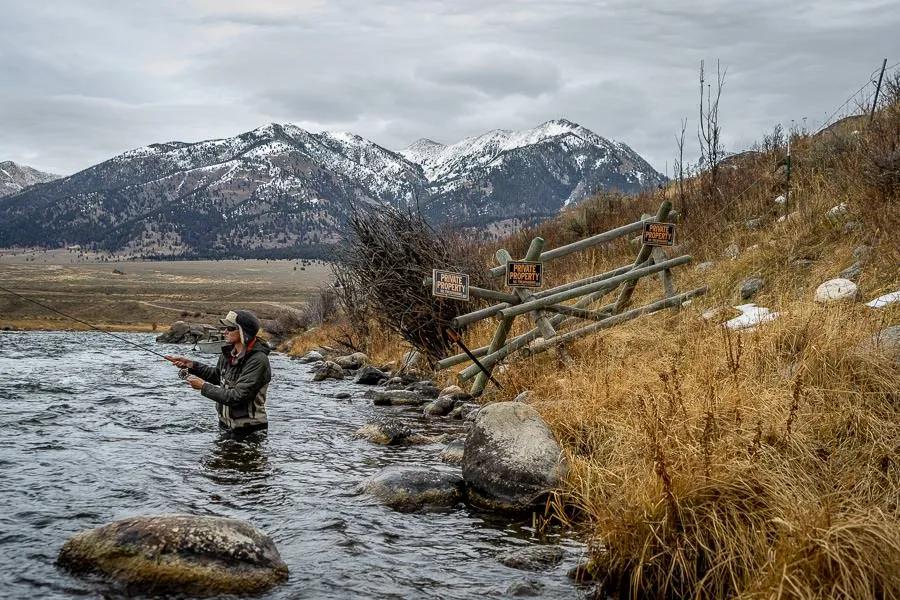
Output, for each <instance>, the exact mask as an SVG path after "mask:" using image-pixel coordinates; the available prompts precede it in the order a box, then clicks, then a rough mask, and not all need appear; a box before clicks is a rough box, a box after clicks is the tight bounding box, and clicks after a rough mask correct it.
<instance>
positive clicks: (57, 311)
mask: <svg viewBox="0 0 900 600" xmlns="http://www.w3.org/2000/svg"><path fill="white" fill-rule="evenodd" d="M0 290H2V291H4V292H6V293H7V294H12V295H13V296H15V297H16V298H21V299H22V300H27V301H28V302H31V303H33V304H37V305H38V306H40V307H41V308H46V309H47V310H49V311H53V312H55V313H57V314H59V315H62V316H64V317H65V318H67V319H71V320H73V321H75V322H77V323H81V324H82V325H87V326H88V327H90V328H91V329H94V330H95V331H99V332H100V333H105V334H106V335H109V336H112V337H114V338H116V339H117V340H119V341H122V342H125V343H126V344H130V345H132V346H134V347H135V348H140V349H141V350H144V351H145V352H149V353H150V354H155V355H156V356H158V357H160V358H164V359H165V360H169V359H168V358H166V357H165V355H163V354H160V353H159V352H155V351H153V350H151V349H150V348H146V347H144V346H141V345H140V344H136V343H134V342H132V341H131V340H127V339H125V338H123V337H122V336H119V335H116V334H114V333H111V332H109V331H105V330H103V329H100V328H99V327H95V326H93V325H91V324H90V323H88V322H87V321H82V320H81V319H76V318H75V317H73V316H72V315H67V314H66V313H64V312H63V311H61V310H56V309H55V308H53V307H51V306H47V305H46V304H42V303H41V302H38V301H37V300H32V299H31V298H29V297H28V296H23V295H22V294H18V293H16V292H14V291H12V290H10V289H7V288H5V287H3V286H0Z"/></svg>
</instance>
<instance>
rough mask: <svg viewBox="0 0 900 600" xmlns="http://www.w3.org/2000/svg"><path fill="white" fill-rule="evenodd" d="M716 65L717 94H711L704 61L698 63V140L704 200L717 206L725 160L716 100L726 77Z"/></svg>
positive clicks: (719, 198) (724, 71)
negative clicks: (702, 172) (720, 174)
mask: <svg viewBox="0 0 900 600" xmlns="http://www.w3.org/2000/svg"><path fill="white" fill-rule="evenodd" d="M726 71H727V69H725V70H723V69H722V68H721V65H720V64H719V61H718V60H717V61H716V93H715V94H713V93H712V85H711V84H709V83H707V82H706V79H705V77H706V73H705V72H704V61H702V60H701V61H700V125H699V127H698V129H697V139H698V141H699V142H700V165H701V168H703V169H705V173H704V174H703V176H702V178H701V181H702V182H703V183H704V184H705V185H704V186H703V189H704V195H705V196H706V198H707V200H710V201H712V202H715V203H718V202H719V201H720V200H721V197H720V193H719V187H718V183H719V164H720V163H721V162H722V158H723V156H724V149H723V148H722V141H721V139H722V128H721V127H720V126H719V100H720V99H721V97H722V87H723V86H724V85H725V73H726Z"/></svg>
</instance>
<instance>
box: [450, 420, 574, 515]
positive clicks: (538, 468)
mask: <svg viewBox="0 0 900 600" xmlns="http://www.w3.org/2000/svg"><path fill="white" fill-rule="evenodd" d="M462 469H463V478H464V479H465V481H466V485H467V486H468V490H469V499H470V500H471V501H472V503H473V504H475V505H477V506H481V507H484V508H489V509H495V510H506V511H519V510H524V509H527V508H530V507H531V506H532V505H533V504H534V503H535V502H537V501H539V500H540V499H541V498H542V497H543V496H544V494H545V493H546V492H548V491H550V490H551V489H553V488H555V487H557V486H558V485H559V483H560V480H561V479H562V477H563V476H564V475H565V473H566V470H567V464H566V462H565V458H564V456H563V454H562V449H561V448H560V446H559V443H558V442H557V441H556V440H555V439H554V437H553V434H552V432H551V431H550V428H549V427H547V424H546V423H545V422H544V420H543V419H541V417H540V415H539V414H538V412H537V411H536V410H535V409H534V407H532V406H531V405H529V404H524V403H522V402H498V403H496V404H489V405H488V406H485V407H482V408H481V409H480V410H479V411H478V413H477V416H476V417H475V423H474V426H473V427H472V430H471V432H470V433H469V436H468V437H467V438H466V446H465V454H464V456H463V462H462Z"/></svg>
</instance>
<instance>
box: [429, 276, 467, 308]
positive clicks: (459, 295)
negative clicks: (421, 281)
mask: <svg viewBox="0 0 900 600" xmlns="http://www.w3.org/2000/svg"><path fill="white" fill-rule="evenodd" d="M431 295H433V296H440V297H441V298H452V299H454V300H468V299H469V276H468V275H466V274H465V273H454V272H452V271H440V270H438V269H432V270H431Z"/></svg>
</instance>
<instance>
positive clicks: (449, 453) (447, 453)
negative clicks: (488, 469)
mask: <svg viewBox="0 0 900 600" xmlns="http://www.w3.org/2000/svg"><path fill="white" fill-rule="evenodd" d="M465 449H466V440H465V439H461V440H453V441H452V442H450V443H449V444H447V446H446V447H445V448H444V450H443V452H441V460H442V461H444V462H445V463H449V464H451V465H460V464H462V459H463V451H464V450H465Z"/></svg>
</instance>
